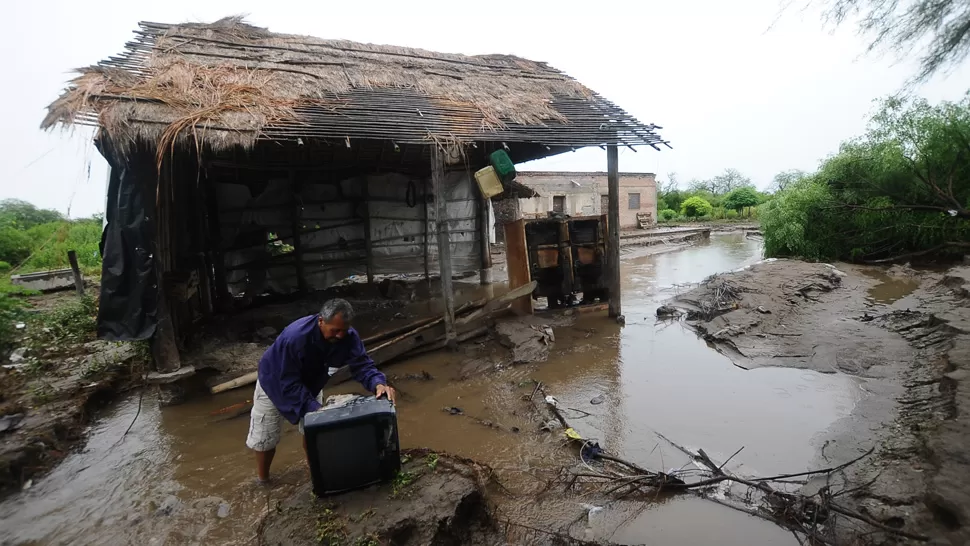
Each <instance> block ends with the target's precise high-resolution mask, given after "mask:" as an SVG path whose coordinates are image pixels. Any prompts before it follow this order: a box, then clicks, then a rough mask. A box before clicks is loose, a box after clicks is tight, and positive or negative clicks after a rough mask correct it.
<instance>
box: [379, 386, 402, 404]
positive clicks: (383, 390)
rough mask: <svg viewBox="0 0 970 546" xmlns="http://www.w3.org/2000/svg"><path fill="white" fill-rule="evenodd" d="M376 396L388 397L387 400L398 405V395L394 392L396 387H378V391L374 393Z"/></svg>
mask: <svg viewBox="0 0 970 546" xmlns="http://www.w3.org/2000/svg"><path fill="white" fill-rule="evenodd" d="M374 395H375V396H377V397H378V398H380V397H382V396H387V399H388V400H390V401H391V403H392V404H395V403H397V393H396V392H394V387H388V386H387V385H378V386H377V389H376V390H375V391H374Z"/></svg>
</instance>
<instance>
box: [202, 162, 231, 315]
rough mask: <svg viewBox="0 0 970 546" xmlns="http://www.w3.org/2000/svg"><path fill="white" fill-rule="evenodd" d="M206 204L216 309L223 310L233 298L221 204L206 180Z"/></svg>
mask: <svg viewBox="0 0 970 546" xmlns="http://www.w3.org/2000/svg"><path fill="white" fill-rule="evenodd" d="M205 202H206V214H207V216H208V218H207V220H208V224H209V248H210V249H211V251H210V256H211V260H212V277H213V281H215V291H216V307H217V308H219V309H220V310H222V309H224V308H225V307H227V306H228V305H229V303H230V301H231V300H232V296H231V295H230V294H229V283H228V281H227V280H226V258H225V254H224V253H223V248H222V247H223V242H222V225H221V223H220V217H219V202H218V199H217V198H216V189H215V184H214V183H213V184H210V183H209V182H208V180H206V187H205Z"/></svg>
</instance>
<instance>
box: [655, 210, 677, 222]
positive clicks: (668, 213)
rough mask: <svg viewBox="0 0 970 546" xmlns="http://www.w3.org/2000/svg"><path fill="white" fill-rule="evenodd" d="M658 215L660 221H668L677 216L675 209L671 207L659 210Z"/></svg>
mask: <svg viewBox="0 0 970 546" xmlns="http://www.w3.org/2000/svg"><path fill="white" fill-rule="evenodd" d="M659 216H660V221H662V222H669V221H671V220H673V219H675V218H677V211H675V210H673V209H663V210H661V211H660V214H659Z"/></svg>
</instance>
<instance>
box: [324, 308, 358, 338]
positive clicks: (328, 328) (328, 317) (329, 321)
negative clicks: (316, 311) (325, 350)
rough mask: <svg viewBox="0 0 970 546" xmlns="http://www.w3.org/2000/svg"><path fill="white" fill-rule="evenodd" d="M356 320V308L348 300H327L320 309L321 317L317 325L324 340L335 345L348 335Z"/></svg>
mask: <svg viewBox="0 0 970 546" xmlns="http://www.w3.org/2000/svg"><path fill="white" fill-rule="evenodd" d="M353 320H354V308H353V307H351V305H350V303H349V302H348V301H347V300H343V299H340V298H334V299H332V300H327V302H326V303H324V304H323V307H321V308H320V317H319V318H318V319H317V325H318V326H319V327H320V333H322V334H323V339H325V340H327V341H329V342H331V343H335V342H337V341H339V340H341V339H343V338H344V336H345V335H347V329H348V328H350V323H351V322H353Z"/></svg>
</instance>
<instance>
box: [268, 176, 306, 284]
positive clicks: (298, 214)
mask: <svg viewBox="0 0 970 546" xmlns="http://www.w3.org/2000/svg"><path fill="white" fill-rule="evenodd" d="M290 192H292V196H293V198H292V200H293V207H292V209H291V212H290V219H291V220H292V223H291V224H290V225H291V226H292V227H291V229H292V231H293V255H294V257H296V283H297V286H298V287H299V289H300V292H302V293H304V294H306V293H307V292H309V291H310V288H309V286H308V285H307V282H306V270H305V268H304V265H303V237H302V233H303V222H301V221H300V220H301V218H302V217H303V203H302V202H301V201H300V181H299V180H298V179H297V176H296V171H294V170H292V169H291V170H290ZM267 267H268V266H267Z"/></svg>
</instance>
